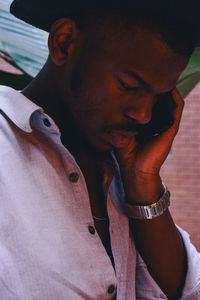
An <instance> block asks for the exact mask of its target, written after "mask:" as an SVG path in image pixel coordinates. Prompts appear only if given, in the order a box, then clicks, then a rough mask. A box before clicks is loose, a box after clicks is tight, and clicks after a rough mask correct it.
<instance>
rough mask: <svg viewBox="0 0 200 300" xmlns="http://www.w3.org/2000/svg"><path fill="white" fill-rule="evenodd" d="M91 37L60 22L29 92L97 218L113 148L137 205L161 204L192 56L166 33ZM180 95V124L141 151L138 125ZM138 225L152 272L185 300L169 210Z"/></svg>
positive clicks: (182, 258) (181, 254)
mask: <svg viewBox="0 0 200 300" xmlns="http://www.w3.org/2000/svg"><path fill="white" fill-rule="evenodd" d="M87 34H88V33H84V32H79V31H78V29H77V28H76V25H75V23H74V22H73V20H71V19H68V18H64V19H60V20H58V21H56V22H55V23H54V24H53V26H52V30H51V33H50V37H49V51H50V57H49V59H48V61H47V63H46V64H45V66H44V68H43V69H42V70H41V72H40V73H39V75H38V76H37V77H36V78H35V79H34V80H33V81H32V82H31V84H30V85H29V86H28V87H27V88H26V89H25V90H24V91H23V93H24V94H25V95H26V96H27V97H28V98H30V99H31V100H33V101H34V102H36V103H37V104H38V105H40V106H42V107H43V108H44V109H45V112H46V113H48V114H49V115H50V116H51V117H52V118H53V119H54V120H55V122H56V123H57V124H58V126H59V127H60V129H61V132H62V137H61V139H62V142H63V144H64V145H65V146H66V147H67V148H68V150H70V152H71V153H72V154H73V155H74V157H75V158H76V160H77V162H78V164H79V166H80V168H81V170H82V172H83V174H84V176H85V180H86V183H87V187H88V191H89V196H90V202H91V210H92V214H93V215H95V216H98V217H105V216H106V215H107V211H106V203H105V201H104V199H103V196H102V194H103V192H102V189H101V185H100V184H99V180H98V170H97V167H96V161H97V160H99V159H103V157H104V155H106V153H108V152H110V151H111V150H114V151H115V155H116V158H117V160H118V163H119V166H120V172H121V176H122V180H123V185H124V188H125V192H126V196H127V198H128V199H129V201H130V202H131V203H132V204H133V205H134V204H139V205H144V204H150V203H153V202H155V201H157V200H158V199H159V197H160V196H161V194H162V193H163V187H162V184H161V178H160V175H159V171H160V168H161V166H162V164H163V162H164V161H165V159H166V157H167V155H168V152H169V150H170V147H171V144H172V142H173V140H174V137H175V135H176V133H177V131H178V127H179V122H180V119H181V114H182V109H183V101H182V99H181V98H180V97H179V95H178V94H177V92H176V90H174V88H175V85H176V82H177V79H178V77H179V76H180V74H181V72H182V71H183V70H184V68H185V67H186V65H187V62H188V58H186V57H184V56H182V55H179V54H177V53H175V52H174V51H173V50H172V49H171V48H169V47H168V46H167V45H165V43H164V42H163V41H162V40H161V39H160V36H159V35H158V34H156V33H152V32H149V31H147V30H145V29H141V28H136V29H134V30H133V31H132V32H127V34H125V35H124V34H123V36H119V37H118V38H115V39H112V40H110V41H101V42H99V43H98V39H97V42H96V43H94V44H93V47H88V46H87V44H86V43H85V40H86V35H87ZM97 38H98V37H97ZM172 90H174V91H173V94H174V96H175V99H176V103H177V108H176V109H175V111H174V118H175V123H174V125H173V126H172V128H170V129H169V130H167V131H166V132H165V133H163V134H161V135H160V136H158V137H157V138H155V139H154V140H152V141H150V142H149V143H148V144H147V145H145V146H144V147H142V148H139V147H138V145H137V144H136V142H135V139H134V135H135V133H136V128H137V125H138V124H145V123H147V122H148V121H149V120H150V119H151V113H152V107H153V105H154V104H155V102H156V96H157V95H158V94H162V93H166V92H168V91H172ZM130 128H131V133H130ZM127 129H129V131H127ZM95 225H96V229H97V231H98V233H99V236H100V238H101V239H102V242H103V244H104V246H105V248H106V250H107V252H108V254H109V255H110V257H111V259H112V253H111V249H110V244H109V241H108V240H106V239H105V238H104V237H105V232H106V231H108V226H107V225H104V226H103V225H100V223H99V222H98V221H96V222H95ZM130 226H131V230H132V233H133V236H134V239H135V242H136V247H137V250H138V251H139V252H140V254H141V255H142V257H143V259H144V260H145V262H146V264H147V266H148V269H149V272H150V273H151V275H152V276H153V278H154V279H155V280H156V281H157V283H158V284H159V286H160V287H161V289H162V290H163V291H164V293H165V294H166V295H167V297H168V299H177V298H178V297H179V296H180V295H181V291H182V288H183V285H184V279H185V275H186V269H187V268H186V255H185V249H184V245H183V242H182V239H181V236H180V234H179V232H178V230H177V228H176V227H175V225H174V222H173V220H172V218H171V216H170V213H169V211H167V212H165V213H164V214H163V215H162V216H160V217H158V218H156V219H155V220H150V221H145V220H133V221H132V224H131V225H130ZM152 237H153V238H152Z"/></svg>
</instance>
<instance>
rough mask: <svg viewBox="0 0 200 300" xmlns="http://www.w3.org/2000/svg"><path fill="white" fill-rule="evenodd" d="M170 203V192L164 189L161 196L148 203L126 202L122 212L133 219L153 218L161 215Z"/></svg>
mask: <svg viewBox="0 0 200 300" xmlns="http://www.w3.org/2000/svg"><path fill="white" fill-rule="evenodd" d="M169 205H170V192H169V191H168V190H166V188H165V191H164V193H163V195H162V196H161V198H160V199H159V200H158V201H157V202H155V203H153V204H150V205H144V206H143V205H141V206H140V205H133V204H130V203H128V202H126V203H125V204H124V205H123V207H124V213H125V214H126V215H127V216H128V217H131V218H133V219H141V220H142V219H154V218H156V217H159V216H161V215H162V214H163V213H164V212H165V211H166V210H167V208H168V207H169Z"/></svg>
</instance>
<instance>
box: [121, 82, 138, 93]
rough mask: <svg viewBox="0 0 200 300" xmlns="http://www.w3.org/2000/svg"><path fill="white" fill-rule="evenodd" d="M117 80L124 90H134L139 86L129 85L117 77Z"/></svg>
mask: <svg viewBox="0 0 200 300" xmlns="http://www.w3.org/2000/svg"><path fill="white" fill-rule="evenodd" d="M119 82H120V84H121V86H122V87H123V89H125V90H126V91H136V90H138V89H139V87H131V86H130V85H128V84H126V83H125V82H124V81H122V80H121V79H119Z"/></svg>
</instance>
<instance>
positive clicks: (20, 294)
mask: <svg viewBox="0 0 200 300" xmlns="http://www.w3.org/2000/svg"><path fill="white" fill-rule="evenodd" d="M149 2H150V1H143V2H141V3H137V2H136V1H123V3H122V2H120V1H116V2H115V3H111V2H108V3H104V2H102V1H96V3H95V5H94V3H93V2H92V1H89V0H88V1H84V2H82V3H79V2H77V1H73V3H69V2H68V1H56V2H54V1H35V0H15V1H14V2H13V4H12V6H11V12H12V13H13V14H15V15H16V16H18V17H19V18H21V19H23V20H25V21H26V22H28V23H30V24H32V25H34V26H37V27H40V28H42V29H44V30H48V31H50V35H49V41H48V45H49V58H48V60H47V62H46V64H45V65H44V67H43V69H42V70H41V72H40V73H39V74H38V76H37V77H36V78H35V79H34V80H33V81H32V82H31V83H30V84H29V85H28V86H27V87H26V88H25V89H24V90H23V91H21V92H18V91H15V90H13V89H10V88H7V87H1V92H0V109H1V116H0V126H1V127H0V128H1V133H0V142H1V150H0V157H1V160H0V179H1V180H0V183H1V196H0V197H1V202H0V203H1V210H0V214H1V218H0V260H1V264H0V266H1V267H0V290H1V295H0V299H2V300H7V299H9V300H10V299H12V300H16V299H20V300H21V299H23V300H25V299H26V300H33V299H34V300H46V299H50V300H54V299H59V300H62V299H70V300H78V299H99V300H100V299H118V300H119V299H120V300H133V299H185V300H186V299H193V300H194V299H200V259H199V255H198V253H197V251H196V250H195V248H194V247H193V246H192V245H191V243H190V241H189V237H188V235H187V233H185V232H184V231H183V230H181V229H180V228H177V227H176V225H175V224H174V222H173V220H172V218H171V215H170V212H169V210H168V206H169V192H168V191H167V190H166V188H165V187H164V184H163V183H162V180H161V178H160V175H159V171H160V168H161V166H162V164H163V163H164V161H165V159H166V157H167V155H168V153H169V150H170V147H171V145H172V142H173V140H174V137H175V135H176V133H177V131H178V127H179V123H180V119H181V114H182V109H183V101H182V99H181V97H180V96H179V94H178V92H177V90H176V89H175V86H176V82H177V79H178V77H179V76H180V74H181V72H182V71H183V70H184V68H185V67H186V65H187V63H188V60H189V57H190V55H191V54H192V51H193V49H194V47H195V46H196V45H198V44H199V39H198V32H199V30H198V27H197V24H195V22H196V21H195V18H194V16H192V15H190V14H189V17H188V12H187V11H186V9H185V11H184V13H185V14H184V13H183V14H182V15H180V14H178V10H177V7H178V6H177V2H176V1H174V4H170V3H171V2H169V1H162V3H160V2H157V3H155V2H153V3H151V5H149V4H150V3H149ZM169 4H170V5H172V6H171V7H168V6H169ZM194 4H195V5H196V6H195V7H193V10H194V11H196V10H195V8H197V6H198V3H197V2H195V3H194ZM173 5H174V6H173ZM182 5H184V1H183V4H182ZM197 23H198V22H197ZM195 28H197V31H195V30H196V29H195ZM183 32H184V34H183ZM165 95H167V101H170V100H169V99H170V95H172V96H173V99H174V102H175V104H174V108H171V113H172V114H173V119H174V122H173V124H172V123H170V124H169V126H168V129H167V128H165V129H166V130H165V131H163V132H160V131H158V132H154V136H152V137H151V138H150V139H148V140H146V141H143V142H142V143H141V142H139V140H138V136H137V135H138V132H140V133H141V134H142V133H143V132H144V130H145V128H146V127H145V126H144V125H145V124H147V123H149V122H150V120H151V119H152V110H153V111H154V108H155V107H156V105H157V104H158V99H161V100H162V101H163V103H164V101H166V97H164V96H165ZM167 103H168V102H167ZM163 105H164V104H163ZM154 117H155V116H154ZM157 117H159V116H157ZM155 119H156V118H155ZM152 204H153V208H152V206H151V205H152Z"/></svg>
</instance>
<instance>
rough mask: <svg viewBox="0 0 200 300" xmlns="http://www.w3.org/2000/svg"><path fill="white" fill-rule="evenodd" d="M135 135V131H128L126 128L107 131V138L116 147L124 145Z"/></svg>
mask: <svg viewBox="0 0 200 300" xmlns="http://www.w3.org/2000/svg"><path fill="white" fill-rule="evenodd" d="M135 135H136V132H130V131H126V130H110V131H109V133H108V140H109V143H110V144H112V146H114V147H116V148H123V147H126V146H127V145H128V144H129V143H130V141H131V139H133V138H134V137H135Z"/></svg>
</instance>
